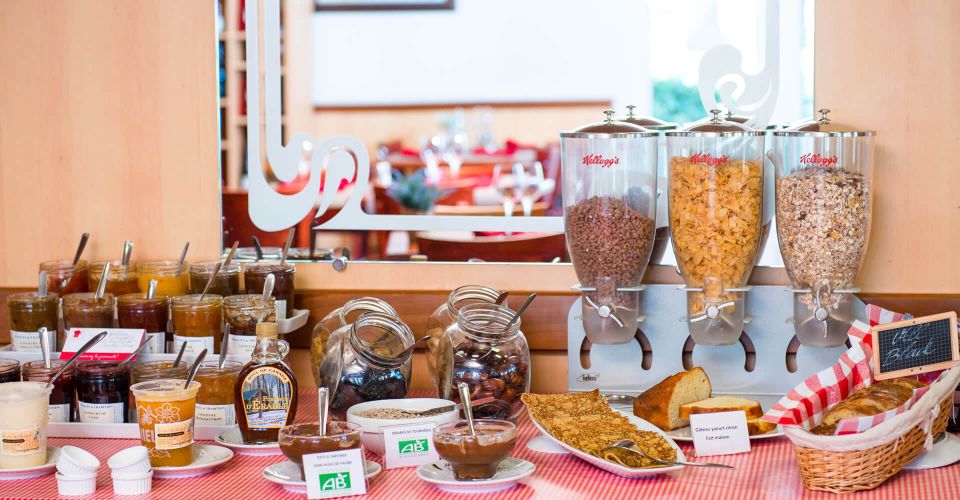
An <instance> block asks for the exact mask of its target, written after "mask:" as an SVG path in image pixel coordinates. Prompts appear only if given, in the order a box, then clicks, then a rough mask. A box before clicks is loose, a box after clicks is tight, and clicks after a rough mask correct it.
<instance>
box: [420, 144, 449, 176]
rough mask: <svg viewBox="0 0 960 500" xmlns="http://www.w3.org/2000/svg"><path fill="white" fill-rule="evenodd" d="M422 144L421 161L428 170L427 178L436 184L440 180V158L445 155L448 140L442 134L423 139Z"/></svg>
mask: <svg viewBox="0 0 960 500" xmlns="http://www.w3.org/2000/svg"><path fill="white" fill-rule="evenodd" d="M420 142H421V144H420V159H421V160H422V161H423V164H424V166H425V168H426V172H425V174H426V178H427V179H428V180H430V181H433V182H436V181H438V180H440V177H441V173H440V157H441V155H442V154H443V144H444V143H445V142H446V138H445V137H444V136H442V135H440V134H436V135H432V136H429V137H425V138H424V139H422V140H421V141H420Z"/></svg>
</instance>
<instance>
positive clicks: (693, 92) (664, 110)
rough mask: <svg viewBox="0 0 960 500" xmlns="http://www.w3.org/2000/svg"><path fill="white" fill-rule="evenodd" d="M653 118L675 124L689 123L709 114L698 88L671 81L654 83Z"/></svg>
mask: <svg viewBox="0 0 960 500" xmlns="http://www.w3.org/2000/svg"><path fill="white" fill-rule="evenodd" d="M653 116H656V117H657V118H659V119H661V120H666V121H670V122H674V123H689V122H692V121H696V120H699V119H700V118H703V117H705V116H707V113H706V112H705V111H704V110H703V103H702V102H701V101H700V92H699V91H698V90H697V87H694V86H692V85H684V84H683V82H681V81H680V80H676V79H670V80H657V81H655V82H653Z"/></svg>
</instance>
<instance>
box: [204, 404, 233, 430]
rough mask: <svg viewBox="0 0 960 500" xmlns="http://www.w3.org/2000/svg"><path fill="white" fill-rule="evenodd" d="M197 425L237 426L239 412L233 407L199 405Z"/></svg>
mask: <svg viewBox="0 0 960 500" xmlns="http://www.w3.org/2000/svg"><path fill="white" fill-rule="evenodd" d="M196 418H197V425H236V423H237V410H236V408H234V406H233V405H201V404H198V405H197V417H196Z"/></svg>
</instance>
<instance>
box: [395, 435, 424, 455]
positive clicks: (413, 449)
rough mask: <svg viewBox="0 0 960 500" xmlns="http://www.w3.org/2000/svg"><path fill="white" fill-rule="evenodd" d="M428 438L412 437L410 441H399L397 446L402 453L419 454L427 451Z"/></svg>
mask: <svg viewBox="0 0 960 500" xmlns="http://www.w3.org/2000/svg"><path fill="white" fill-rule="evenodd" d="M427 446H428V445H427V440H426V439H411V440H408V441H400V442H398V443H397V447H398V448H399V449H400V455H401V456H403V455H418V454H421V453H426V452H427Z"/></svg>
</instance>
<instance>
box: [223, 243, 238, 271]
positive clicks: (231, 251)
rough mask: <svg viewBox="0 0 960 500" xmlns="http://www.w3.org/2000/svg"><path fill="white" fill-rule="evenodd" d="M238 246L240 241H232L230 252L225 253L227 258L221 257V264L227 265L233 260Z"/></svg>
mask: <svg viewBox="0 0 960 500" xmlns="http://www.w3.org/2000/svg"><path fill="white" fill-rule="evenodd" d="M238 246H240V241H239V240H236V241H234V242H233V246H232V247H230V253H228V254H227V258H226V259H223V265H225V266H229V265H230V263H231V262H233V256H234V255H236V254H237V247H238Z"/></svg>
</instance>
